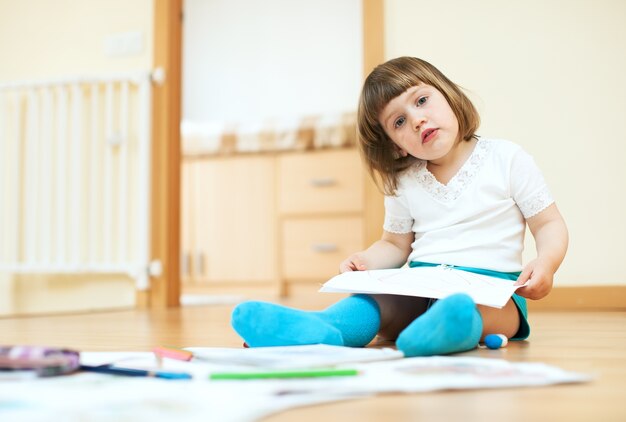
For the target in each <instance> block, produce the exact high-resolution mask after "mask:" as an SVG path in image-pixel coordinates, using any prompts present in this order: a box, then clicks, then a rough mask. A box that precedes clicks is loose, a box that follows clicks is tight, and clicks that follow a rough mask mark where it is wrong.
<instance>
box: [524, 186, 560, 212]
mask: <svg viewBox="0 0 626 422" xmlns="http://www.w3.org/2000/svg"><path fill="white" fill-rule="evenodd" d="M553 202H554V199H553V198H552V194H551V193H550V191H549V190H548V187H547V186H544V187H543V188H542V189H541V190H540V191H539V192H537V193H536V194H535V195H534V196H533V197H532V198H530V199H528V200H526V201H524V202H522V203H521V204H517V205H518V206H519V209H520V211H521V212H522V215H523V216H524V218H530V217H533V216H535V215H537V214H539V213H540V212H541V211H543V210H545V209H546V208H548V207H549V206H550V205H551V204H552V203H553Z"/></svg>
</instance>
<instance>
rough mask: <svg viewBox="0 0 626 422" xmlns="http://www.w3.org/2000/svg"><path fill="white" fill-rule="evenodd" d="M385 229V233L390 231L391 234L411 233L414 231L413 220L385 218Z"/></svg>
mask: <svg viewBox="0 0 626 422" xmlns="http://www.w3.org/2000/svg"><path fill="white" fill-rule="evenodd" d="M383 229H384V230H385V231H388V232H389V233H397V234H404V233H410V232H411V230H412V229H413V219H412V218H395V217H389V216H385V224H383Z"/></svg>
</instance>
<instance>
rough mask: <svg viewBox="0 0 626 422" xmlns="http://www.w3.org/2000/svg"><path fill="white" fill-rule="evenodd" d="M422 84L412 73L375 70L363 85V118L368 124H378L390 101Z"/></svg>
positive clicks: (398, 70)
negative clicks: (379, 117)
mask: <svg viewBox="0 0 626 422" xmlns="http://www.w3.org/2000/svg"><path fill="white" fill-rule="evenodd" d="M377 70H378V72H377ZM422 83H423V81H422V80H420V79H419V78H418V77H417V76H416V75H415V74H414V73H410V72H401V71H400V69H389V68H386V69H380V68H379V69H375V70H374V72H372V73H371V74H370V75H369V76H368V78H367V79H366V82H365V84H364V87H365V89H364V90H363V93H362V99H361V104H363V105H364V107H363V117H364V118H366V119H367V121H369V122H370V124H374V122H376V123H378V116H380V113H381V112H382V110H383V109H384V108H385V106H386V105H387V104H389V102H390V101H391V100H393V99H394V98H396V97H397V96H399V95H401V94H403V93H404V92H405V91H406V90H408V89H409V88H411V87H414V86H416V85H420V84H422Z"/></svg>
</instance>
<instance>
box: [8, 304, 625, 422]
mask: <svg viewBox="0 0 626 422" xmlns="http://www.w3.org/2000/svg"><path fill="white" fill-rule="evenodd" d="M298 303H301V304H305V303H309V302H305V301H300V302H299V301H298V300H297V299H294V300H291V301H290V302H289V304H291V305H298ZM309 306H310V305H309ZM303 307H306V305H303ZM231 309H232V306H228V305H213V306H189V307H184V308H179V309H169V310H157V311H135V310H127V311H111V312H99V313H89V314H74V315H57V316H45V317H22V318H4V319H0V344H42V345H50V346H65V347H71V348H76V349H79V350H89V351H114V350H127V351H130V350H133V351H149V350H150V349H151V348H152V347H154V346H155V345H171V346H180V347H185V346H220V347H240V346H241V340H240V339H239V338H238V336H237V335H236V334H235V333H234V332H233V331H232V330H231V329H230V325H229V322H228V321H229V315H230V311H231ZM530 321H531V324H532V327H533V332H532V335H531V337H530V339H529V341H525V342H514V343H512V344H510V345H509V346H508V347H507V348H505V349H501V350H495V351H494V350H487V349H477V350H474V351H471V352H467V353H465V354H464V355H466V356H482V357H493V358H504V359H507V360H511V361H516V362H520V361H531V362H544V363H548V364H553V365H557V366H559V367H561V368H564V369H568V370H572V371H579V372H585V373H589V374H593V375H594V376H595V377H596V378H595V380H594V381H593V382H591V383H587V384H577V385H559V386H551V387H542V388H518V389H499V390H481V391H457V392H439V393H428V394H410V395H386V396H378V397H373V398H368V399H360V400H353V401H345V402H338V403H334V404H326V405H318V406H312V407H307V408H300V409H294V410H289V411H286V412H283V413H280V414H276V415H273V416H271V417H269V418H268V419H266V420H267V421H271V422H279V421H281V422H286V421H309V420H311V421H312V420H316V421H319V420H321V421H331V420H341V421H359V422H363V421H416V420H429V421H430V420H437V421H439V420H441V421H457V420H458V421H461V420H463V421H491V420H507V421H517V420H519V421H522V420H523V421H526V422H530V421H568V422H569V421H590V420H593V421H599V422H605V421H626V312H535V313H533V314H531V317H530ZM207 420H210V418H208V419H207Z"/></svg>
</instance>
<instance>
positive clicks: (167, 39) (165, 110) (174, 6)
mask: <svg viewBox="0 0 626 422" xmlns="http://www.w3.org/2000/svg"><path fill="white" fill-rule="evenodd" d="M153 7H154V9H153V12H154V29H153V31H154V32H153V37H152V40H153V43H154V44H153V54H154V56H153V57H154V62H153V69H159V70H160V71H161V70H162V71H163V75H164V79H163V80H162V81H160V82H158V83H155V84H153V94H152V98H153V109H152V172H151V195H150V196H151V216H150V217H151V222H150V228H151V231H150V233H151V241H150V243H151V246H150V257H151V259H152V262H157V263H158V264H160V265H156V266H155V269H156V271H152V273H151V275H150V285H149V288H148V290H142V291H137V297H136V303H137V306H138V307H140V308H166V307H174V306H179V305H180V197H181V193H180V189H181V188H180V178H181V175H180V171H181V170H180V167H181V145H180V120H181V96H182V95H181V86H182V84H181V79H182V77H181V69H182V18H183V0H154V3H153Z"/></svg>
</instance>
